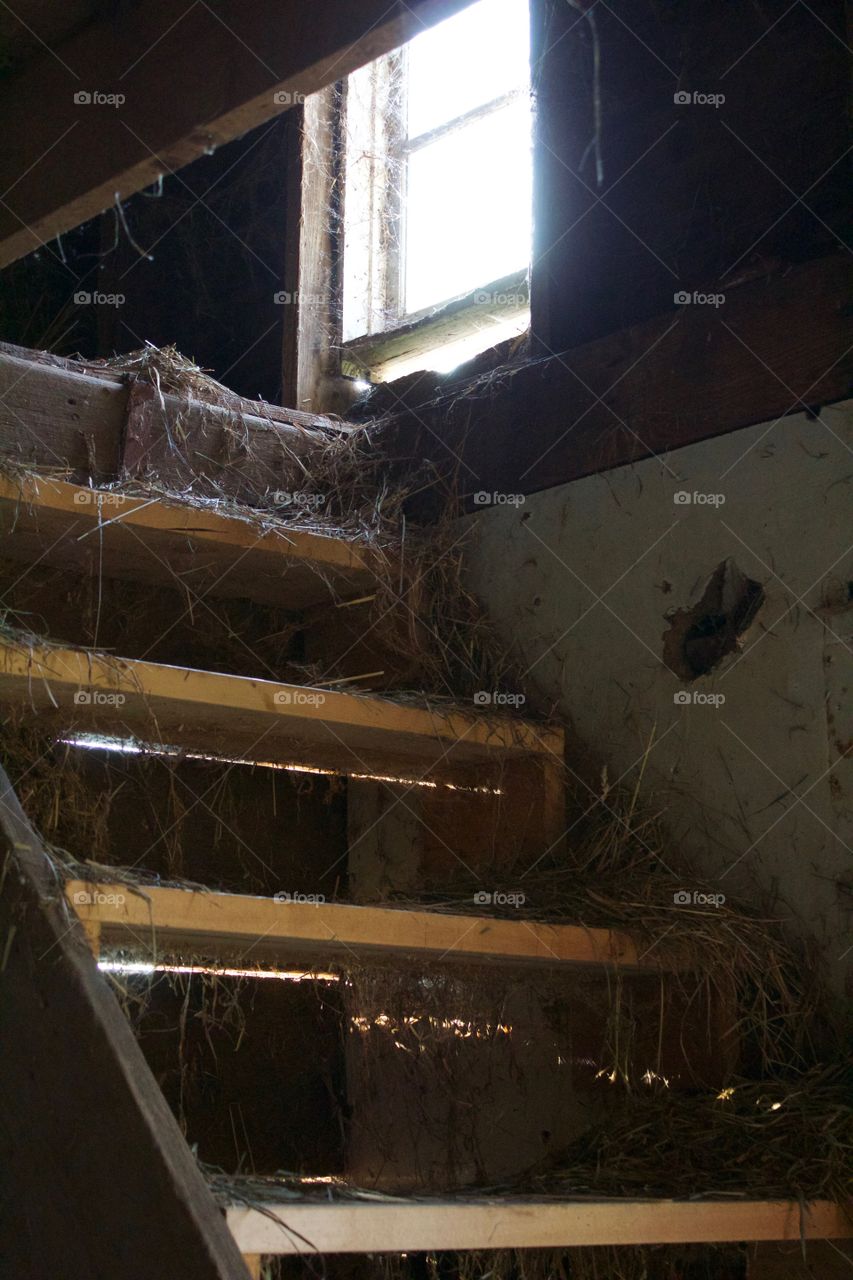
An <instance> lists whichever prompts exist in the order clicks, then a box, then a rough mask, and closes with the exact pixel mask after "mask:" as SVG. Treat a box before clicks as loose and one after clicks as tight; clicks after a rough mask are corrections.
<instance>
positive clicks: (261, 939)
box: [65, 880, 671, 970]
mask: <svg viewBox="0 0 853 1280" xmlns="http://www.w3.org/2000/svg"><path fill="white" fill-rule="evenodd" d="M65 892H66V896H67V898H68V900H69V902H70V903H71V904H72V906H73V907H74V910H75V911H76V912H77V914H78V916H79V917H80V919H81V920H82V921H83V923H84V924H85V925H86V926H87V930H88V929H92V928H94V927H96V928H97V930H98V935H97V936H98V937H99V939H100V944H101V946H104V945H105V944H107V943H110V942H112V943H114V944H116V945H123V946H127V945H128V943H129V941H130V940H132V941H133V943H134V946H135V948H136V949H139V948H141V949H142V950H143V951H145V952H146V955H147V954H148V953H149V952H150V953H158V954H161V955H162V953H163V952H164V951H166V950H168V949H169V948H176V949H179V948H180V947H181V945H185V946H187V947H190V948H192V949H194V950H195V951H197V952H199V951H200V952H202V953H203V954H205V955H207V954H210V953H214V954H215V953H217V952H219V951H223V950H224V951H225V952H226V953H227V954H231V955H233V954H235V953H237V954H239V955H240V956H241V957H242V958H243V959H245V960H246V961H247V962H248V963H251V964H258V963H261V962H262V961H267V962H268V961H270V960H271V959H273V958H274V957H276V956H291V957H292V956H293V955H309V956H310V955H317V954H320V955H323V956H329V957H331V956H340V955H345V956H346V955H349V956H350V957H352V955H353V953H354V952H357V953H359V954H362V953H370V954H381V953H383V952H384V953H390V954H413V955H423V956H432V957H433V958H440V959H442V960H443V961H447V962H453V961H456V960H469V961H471V960H476V961H482V960H489V961H495V962H505V963H513V964H518V963H535V964H540V965H541V964H546V965H578V966H583V967H589V966H593V967H600V966H601V965H606V964H619V965H621V966H625V967H627V968H631V969H640V968H644V967H645V968H647V969H649V970H652V969H657V968H658V966H657V964H656V963H655V958H656V957H655V953H654V952H653V953H652V954H651V956H650V958H649V960H648V961H646V964H645V966H644V965H643V962H642V958H641V957H642V953H643V951H644V950H645V947H644V946H643V945H642V944H638V943H637V942H635V940H634V939H632V938H631V937H630V936H628V935H627V934H623V933H617V932H615V931H613V930H610V929H585V928H581V927H580V926H578V925H569V924H537V923H534V922H533V921H528V920H504V919H495V918H490V917H484V916H476V915H448V914H444V913H441V912H437V911H422V910H421V911H415V910H407V909H404V908H395V907H369V906H352V905H349V904H346V903H331V902H321V903H312V902H294V901H286V900H282V901H277V900H276V899H275V898H257V897H250V896H248V895H244V894H228V893H207V892H200V891H192V890H187V889H171V888H162V887H160V886H153V885H144V886H139V889H138V892H134V891H133V890H132V889H131V888H129V887H128V885H126V884H121V883H118V882H116V883H112V884H93V883H90V882H88V881H82V880H71V881H69V882H68V884H67V885H66V889H65ZM152 930H153V932H152ZM661 962H662V967H664V968H666V967H668V965H667V963H666V961H665V960H664V959H663V957H661ZM670 963H671V962H670Z"/></svg>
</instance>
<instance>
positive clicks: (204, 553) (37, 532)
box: [0, 474, 376, 610]
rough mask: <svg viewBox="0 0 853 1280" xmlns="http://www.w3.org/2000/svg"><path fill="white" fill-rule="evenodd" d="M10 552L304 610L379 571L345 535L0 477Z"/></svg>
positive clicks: (363, 585)
mask: <svg viewBox="0 0 853 1280" xmlns="http://www.w3.org/2000/svg"><path fill="white" fill-rule="evenodd" d="M0 534H2V535H3V542H2V547H3V556H4V557H6V558H9V559H13V560H16V561H22V562H24V563H35V562H36V561H39V562H41V563H42V564H48V565H54V566H58V567H60V568H68V569H72V570H75V571H77V572H98V573H102V574H103V575H104V576H105V577H107V578H111V577H116V578H126V579H130V580H132V581H137V582H148V583H155V584H158V583H164V584H166V585H167V586H171V587H175V586H181V587H182V586H184V585H186V586H189V587H190V588H191V589H192V590H193V591H195V592H210V594H212V595H216V596H226V597H228V596H230V597H234V596H240V597H246V598H249V599H251V600H255V601H257V602H258V603H261V604H270V605H278V606H281V607H283V608H287V609H294V610H301V609H304V608H308V607H310V606H313V605H318V604H322V603H324V602H328V601H329V600H330V599H332V598H334V597H336V596H337V597H343V598H346V597H356V596H359V595H361V594H363V593H364V592H365V591H369V590H371V589H372V587H373V586H374V585H375V582H376V578H375V575H374V573H373V572H372V571H371V569H370V568H369V566H368V563H367V560H366V557H365V555H364V554H363V553H362V552H361V551H359V549H358V548H357V547H356V546H355V545H354V544H353V543H352V542H347V541H346V540H344V539H342V538H332V537H324V536H322V535H320V534H316V533H310V532H305V531H302V530H299V529H293V530H288V531H287V532H285V531H283V530H281V529H278V528H270V527H269V526H266V527H265V526H264V525H263V524H261V523H258V522H257V521H255V522H250V521H249V520H244V519H240V518H239V517H238V516H229V515H225V514H221V513H220V512H218V511H215V510H207V509H205V508H203V507H198V506H190V505H189V504H184V505H181V504H180V503H178V502H176V501H174V502H169V501H167V500H162V499H157V500H154V499H151V498H145V497H141V498H140V497H133V496H129V495H127V494H122V493H118V492H112V491H109V490H103V489H91V488H87V487H85V486H80V485H74V484H68V483H66V482H65V481H62V480H50V479H46V478H44V477H39V476H35V475H22V476H20V477H13V476H8V475H2V474H0Z"/></svg>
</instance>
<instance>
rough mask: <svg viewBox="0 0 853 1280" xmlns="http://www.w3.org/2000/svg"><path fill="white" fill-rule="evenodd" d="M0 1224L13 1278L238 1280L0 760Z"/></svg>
mask: <svg viewBox="0 0 853 1280" xmlns="http://www.w3.org/2000/svg"><path fill="white" fill-rule="evenodd" d="M0 849H2V853H3V857H4V875H3V892H2V896H0V918H2V926H3V927H2V937H3V938H4V940H5V941H4V952H3V963H2V970H0V1032H2V1038H3V1045H4V1050H3V1068H4V1088H3V1092H2V1101H0V1155H2V1159H0V1235H2V1239H3V1260H4V1263H5V1264H6V1269H7V1271H8V1273H9V1274H10V1275H15V1276H16V1277H19V1280H41V1277H44V1276H48V1275H57V1276H59V1275H64V1276H72V1275H74V1276H86V1277H88V1278H89V1280H113V1278H114V1277H115V1276H123V1277H126V1280H162V1278H163V1277H164V1276H168V1275H172V1274H174V1272H175V1259H180V1274H181V1276H182V1277H184V1278H185V1280H241V1277H244V1276H245V1274H246V1270H245V1267H244V1265H243V1262H242V1260H241V1256H240V1252H239V1250H238V1249H237V1247H236V1246H235V1244H234V1241H233V1239H232V1238H231V1237H230V1235H229V1233H228V1231H227V1230H226V1228H225V1224H224V1223H223V1220H222V1217H221V1215H220V1213H219V1212H218V1211H217V1208H216V1206H215V1204H214V1202H213V1200H212V1198H211V1196H210V1194H209V1192H208V1189H207V1187H206V1185H205V1182H204V1179H203V1178H202V1176H201V1173H200V1171H199V1169H198V1166H197V1165H196V1163H195V1160H194V1159H193V1157H192V1155H191V1154H190V1150H189V1147H188V1146H187V1144H186V1141H185V1140H184V1138H183V1136H182V1134H181V1132H180V1130H179V1128H178V1125H177V1122H176V1121H175V1119H174V1117H173V1115H172V1113H171V1111H170V1110H169V1108H168V1106H167V1104H166V1101H165V1099H164V1098H163V1095H162V1094H161V1092H160V1089H159V1088H158V1086H157V1084H156V1082H155V1080H154V1078H153V1076H152V1075H151V1073H150V1071H149V1069H148V1066H147V1064H146V1062H145V1060H144V1058H143V1056H142V1053H141V1051H140V1049H139V1046H138V1045H137V1043H136V1040H135V1039H134V1036H133V1032H132V1031H131V1029H130V1025H129V1023H128V1022H127V1020H126V1018H125V1017H124V1015H123V1013H122V1012H121V1010H120V1009H119V1006H118V1004H117V1003H116V1001H115V998H114V997H113V995H112V993H111V991H110V990H109V988H108V986H107V984H106V982H105V981H104V979H103V978H102V976H101V975H99V974H98V972H97V969H96V967H95V962H94V959H93V957H92V955H91V952H90V951H89V949H88V947H87V945H86V940H85V936H84V934H83V931H82V929H81V928H79V927H77V926H76V925H75V923H74V919H73V916H71V917H70V918H69V916H68V913H67V910H63V908H62V906H61V905H60V895H59V894H58V893H57V887H56V884H55V882H54V881H53V879H52V876H51V873H50V869H49V861H48V857H47V854H46V852H45V849H44V846H43V845H42V843H41V841H40V839H39V837H38V836H37V835H36V834H35V832H34V831H33V830H32V828H31V827H30V826H29V824H28V822H27V819H26V817H25V816H24V813H23V811H22V810H21V807H20V805H19V803H18V800H17V798H16V796H15V795H14V792H13V791H12V788H11V785H10V783H9V780H8V778H7V777H6V774H5V773H4V772H3V770H2V769H0Z"/></svg>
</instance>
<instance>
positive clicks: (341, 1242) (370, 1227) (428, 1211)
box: [225, 1197, 853, 1254]
mask: <svg viewBox="0 0 853 1280" xmlns="http://www.w3.org/2000/svg"><path fill="white" fill-rule="evenodd" d="M225 1216H226V1221H227V1223H228V1226H229V1227H230V1229H231V1232H232V1234H233V1236H234V1240H235V1242H236V1244H237V1246H238V1248H239V1249H240V1250H241V1252H243V1253H244V1254H245V1253H255V1254H290V1253H304V1252H305V1250H306V1244H305V1242H306V1241H310V1244H311V1246H312V1247H313V1248H314V1249H315V1250H316V1251H317V1252H318V1253H403V1252H419V1251H422V1250H433V1249H442V1250H446V1249H568V1248H576V1247H579V1246H588V1245H642V1244H717V1243H725V1242H732V1243H737V1242H740V1241H755V1240H797V1241H798V1240H800V1239H801V1237H802V1238H803V1239H807V1240H817V1239H844V1238H846V1237H848V1236H851V1235H853V1220H851V1218H850V1216H849V1214H848V1213H847V1212H846V1211H845V1209H844V1208H843V1207H842V1206H841V1205H838V1204H835V1203H833V1202H832V1201H827V1200H816V1201H813V1202H812V1203H811V1204H809V1205H807V1206H806V1208H805V1211H804V1212H802V1213H801V1207H800V1204H799V1202H798V1201H796V1200H787V1201H786V1200H750V1199H744V1200H731V1199H727V1200H665V1199H657V1200H616V1199H612V1200H596V1199H582V1200H554V1199H535V1198H532V1197H531V1198H501V1199H490V1200H484V1199H473V1198H471V1199H465V1198H453V1199H434V1200H417V1201H411V1202H406V1201H404V1200H400V1199H396V1200H390V1199H389V1200H385V1201H369V1200H337V1201H322V1200H313V1201H312V1200H301V1201H300V1200H285V1201H282V1202H281V1203H280V1204H275V1203H274V1202H270V1201H267V1200H266V1198H265V1199H264V1201H263V1206H262V1208H258V1209H255V1208H247V1207H246V1206H245V1204H234V1205H231V1206H229V1207H228V1208H226V1211H225Z"/></svg>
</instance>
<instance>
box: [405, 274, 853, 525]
mask: <svg viewBox="0 0 853 1280" xmlns="http://www.w3.org/2000/svg"><path fill="white" fill-rule="evenodd" d="M851 286H853V266H851V264H850V262H849V260H848V259H846V258H842V257H841V256H836V257H831V258H825V259H820V260H819V261H817V262H812V263H807V264H805V265H803V266H801V267H797V268H795V269H792V270H791V271H789V272H788V273H787V274H785V275H781V274H779V275H776V276H771V277H768V278H766V279H760V280H754V281H752V282H750V283H748V284H744V285H742V286H740V287H739V288H737V289H733V290H731V291H730V293H728V294H727V295H726V302H725V304H724V305H723V306H720V307H718V308H715V307H713V306H683V307H678V308H676V309H674V310H673V311H671V312H668V313H666V314H665V315H662V316H659V317H657V318H656V319H654V320H650V321H646V322H645V323H643V324H638V325H636V326H635V327H634V328H631V329H627V330H623V331H621V332H619V333H616V334H613V335H611V336H610V337H607V338H602V339H600V340H598V341H596V342H591V343H588V344H587V345H585V346H582V347H578V348H576V349H574V350H572V351H568V352H564V353H562V354H561V355H556V356H549V357H547V358H545V359H543V360H539V361H536V362H534V363H531V364H527V365H522V366H519V367H518V368H516V369H512V368H509V369H507V370H505V371H503V372H502V374H501V377H500V378H499V379H495V378H494V376H493V375H488V374H487V375H485V376H484V377H482V378H481V379H479V380H474V381H472V382H471V383H468V384H466V383H464V382H455V383H453V384H452V385H449V386H448V394H447V396H446V397H442V396H441V394H440V393H439V395H438V396H437V397H435V398H434V399H432V400H430V401H428V403H418V402H417V394H416V393H414V394H413V395H412V398H411V401H410V403H409V404H408V405H407V406H406V408H401V407H400V406H399V403H398V404H397V407H396V409H394V410H392V413H391V417H390V421H389V425H388V427H387V428H386V429H385V432H384V444H385V445H386V447H387V448H388V451H389V453H390V454H391V456H393V457H395V458H397V459H399V460H400V463H401V465H405V464H406V463H407V462H408V463H409V464H411V465H421V464H422V462H423V459H424V458H425V457H426V458H430V459H433V460H434V461H435V462H436V463H437V464H438V465H439V466H440V467H442V468H444V470H445V471H446V472H447V473H448V474H456V475H457V476H458V480H459V485H460V487H461V489H462V492H463V494H464V495H466V496H467V497H468V498H469V499H470V497H471V495H473V494H475V493H477V492H478V491H484V492H485V493H486V494H493V493H495V492H497V493H499V494H508V493H509V494H516V493H534V492H537V491H538V490H540V489H547V488H550V487H552V486H554V485H559V484H565V483H567V482H568V481H570V480H576V479H578V478H579V477H581V476H585V475H592V474H595V473H596V472H600V471H607V470H610V469H612V468H614V467H619V466H625V465H626V464H628V463H631V462H634V461H636V460H638V459H640V458H645V457H649V456H652V455H658V454H667V453H669V452H671V451H672V450H674V449H681V448H684V447H685V446H686V445H689V444H693V443H695V442H697V441H699V440H704V439H707V438H709V437H711V436H716V435H723V434H725V433H727V432H729V431H734V430H737V429H738V428H740V427H746V426H750V425H752V424H754V423H757V422H766V421H769V420H770V419H772V418H774V417H777V416H778V417H781V416H784V415H786V414H789V413H801V412H802V411H803V409H804V408H805V407H812V406H819V405H822V404H828V403H831V402H833V401H836V400H841V399H843V398H845V397H846V396H847V395H848V394H849V389H850V384H851V378H852V377H853V350H851V344H853V315H851V310H850V305H849V300H850V296H851V292H853V289H852V288H851ZM427 385H428V380H424V386H427ZM822 431H823V428H821V427H820V425H819V424H816V426H815V432H816V434H820V433H821V432H822ZM430 502H431V509H432V510H433V511H438V510H440V509H441V503H442V497H441V495H440V493H437V492H434V493H433V494H432V495H427V497H426V500H421V503H420V507H419V509H420V510H422V511H423V510H428V509H430Z"/></svg>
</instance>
